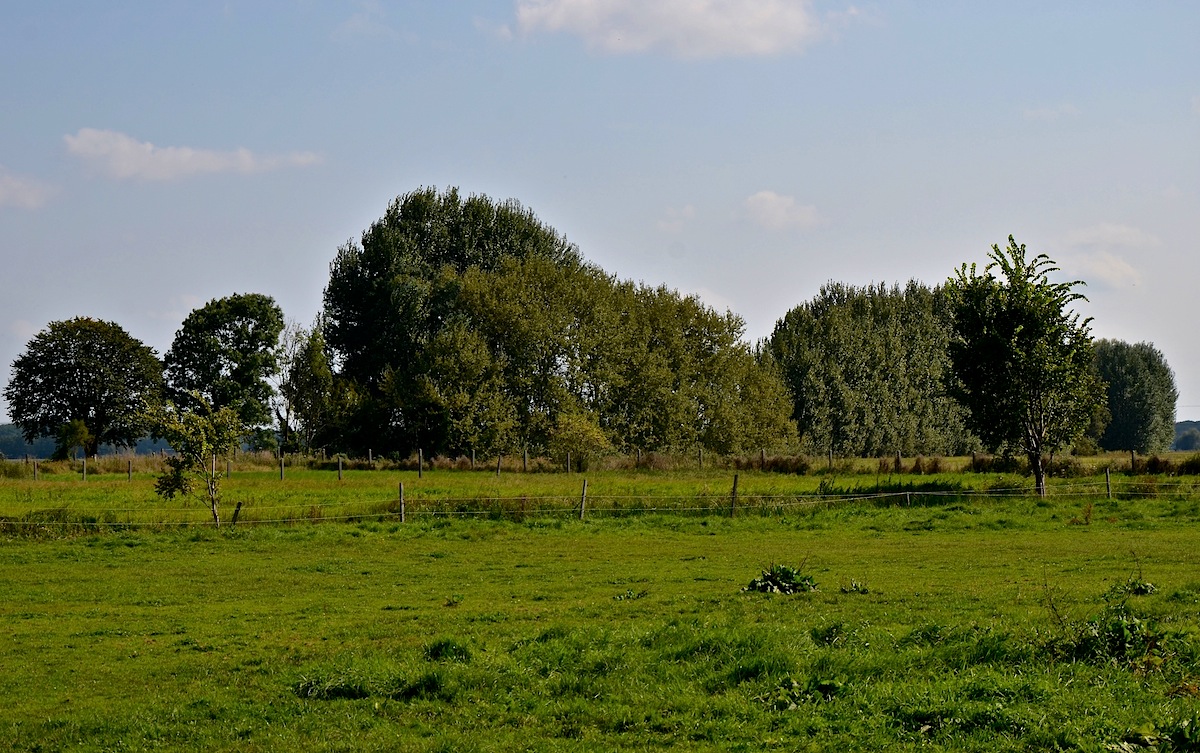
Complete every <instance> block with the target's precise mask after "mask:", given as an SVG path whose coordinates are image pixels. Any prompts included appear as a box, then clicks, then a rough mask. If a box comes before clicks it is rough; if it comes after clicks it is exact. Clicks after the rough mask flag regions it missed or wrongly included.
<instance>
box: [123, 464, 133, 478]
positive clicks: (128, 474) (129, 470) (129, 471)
mask: <svg viewBox="0 0 1200 753" xmlns="http://www.w3.org/2000/svg"><path fill="white" fill-rule="evenodd" d="M125 480H126V481H133V461H132V460H126V461H125Z"/></svg>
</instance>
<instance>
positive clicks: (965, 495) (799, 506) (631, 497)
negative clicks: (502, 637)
mask: <svg viewBox="0 0 1200 753" xmlns="http://www.w3.org/2000/svg"><path fill="white" fill-rule="evenodd" d="M1198 491H1200V488H1198V485H1197V483H1194V482H1189V481H1184V480H1174V481H1170V480H1157V479H1149V480H1146V479H1142V480H1138V479H1129V480H1126V481H1125V482H1124V483H1118V484H1113V482H1112V480H1111V479H1101V480H1098V481H1097V480H1081V481H1078V482H1073V483H1063V484H1057V485H1055V486H1054V487H1052V494H1053V498H1055V499H1073V500H1092V501H1098V500H1103V499H1108V498H1113V497H1118V498H1120V499H1123V500H1136V499H1145V498H1159V497H1170V498H1174V499H1184V500H1193V501H1200V493H1198ZM1034 496H1035V495H1034V493H1033V490H1032V489H1031V488H1030V487H1029V486H1028V485H1022V486H1006V487H998V488H989V489H946V490H939V489H906V490H877V491H869V490H868V491H842V492H838V491H832V490H819V491H815V492H811V493H787V494H757V493H748V494H746V493H744V494H739V493H738V491H737V486H736V477H735V480H734V485H733V488H732V489H731V490H730V491H729V492H724V493H691V494H652V493H647V494H638V493H634V494H588V491H587V485H586V481H585V482H584V485H583V488H582V490H581V492H580V493H578V494H575V495H568V494H540V495H531V494H513V495H507V496H470V497H452V496H440V495H436V494H435V495H430V496H422V495H419V494H418V495H413V496H409V497H408V498H406V497H405V496H404V494H403V491H401V492H400V494H399V495H398V496H396V497H392V498H388V499H383V498H379V497H375V498H370V499H359V500H351V501H345V500H336V501H317V502H306V503H291V504H257V503H253V502H251V503H249V504H245V505H237V506H236V507H234V506H233V505H232V504H226V505H223V506H222V508H221V516H222V523H223V524H233V525H242V526H252V525H276V526H287V525H300V524H311V523H319V522H349V523H353V522H366V521H375V522H381V523H391V524H403V523H408V522H411V521H420V520H433V519H452V518H460V519H492V520H511V521H525V520H553V519H559V520H567V519H578V520H585V519H602V518H619V517H632V516H651V515H671V516H685V517H686V516H706V517H707V516H720V517H744V516H755V515H757V516H782V515H786V514H788V513H789V512H794V511H813V510H819V509H834V508H839V507H850V506H853V505H870V506H879V507H888V506H891V507H936V506H945V505H948V504H951V503H955V502H959V503H966V502H975V503H978V502H986V501H988V500H997V499H1014V498H1030V497H1034ZM213 522H214V521H213V518H212V514H211V510H210V508H209V507H208V506H207V505H205V504H200V503H196V502H191V503H188V504H181V505H175V506H171V505H159V506H155V507H111V508H104V509H97V508H95V507H88V506H72V505H71V504H60V505H54V506H42V507H37V508H26V509H25V510H10V511H7V512H0V533H9V534H17V535H21V534H22V533H29V532H34V531H46V532H54V531H64V530H65V531H70V530H124V529H168V528H181V527H184V528H185V527H192V526H205V525H207V526H212V525H213Z"/></svg>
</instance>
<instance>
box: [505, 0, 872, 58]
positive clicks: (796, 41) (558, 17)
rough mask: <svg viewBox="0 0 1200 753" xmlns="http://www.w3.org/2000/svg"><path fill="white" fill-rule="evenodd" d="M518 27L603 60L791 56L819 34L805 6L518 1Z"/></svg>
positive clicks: (730, 1) (771, 1)
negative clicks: (563, 39)
mask: <svg viewBox="0 0 1200 753" xmlns="http://www.w3.org/2000/svg"><path fill="white" fill-rule="evenodd" d="M853 15H854V11H853V9H851V11H850V12H849V15H847V14H839V19H841V20H844V18H843V17H847V18H848V17H850V16H853ZM839 22H840V21H839ZM517 26H518V28H519V29H520V31H521V32H522V33H525V34H532V33H536V32H566V33H569V34H575V35H578V36H580V37H582V38H583V39H584V40H585V41H586V42H587V44H588V46H589V47H591V48H592V49H595V50H600V51H602V52H607V53H615V54H622V53H638V52H647V51H666V52H668V53H670V54H672V55H675V56H677V57H681V58H715V57H748V56H764V55H779V54H784V53H793V52H798V51H800V50H803V49H804V47H805V46H807V45H808V44H810V43H811V42H813V41H814V40H815V39H817V38H818V37H819V36H821V34H822V30H823V24H822V21H821V19H820V18H819V17H818V16H817V15H816V14H815V13H814V12H813V10H812V3H811V2H810V0H653V2H648V1H647V0H518V2H517Z"/></svg>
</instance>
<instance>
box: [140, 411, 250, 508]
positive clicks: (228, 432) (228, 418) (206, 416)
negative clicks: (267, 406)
mask: <svg viewBox="0 0 1200 753" xmlns="http://www.w3.org/2000/svg"><path fill="white" fill-rule="evenodd" d="M192 397H193V398H194V399H195V401H196V402H197V406H198V407H195V408H180V407H179V406H177V405H175V404H167V405H165V406H162V407H160V408H158V409H156V410H155V411H154V412H153V414H154V423H155V426H156V429H155V433H156V434H157V435H158V436H160V437H162V438H163V439H165V440H167V442H168V443H169V444H170V445H171V447H172V449H174V450H175V454H174V455H171V456H168V457H167V471H166V472H165V473H163V474H162V475H161V476H159V477H158V480H157V481H156V482H155V484H154V491H156V492H157V493H158V494H159V495H160V496H162V497H164V498H166V499H172V498H174V497H176V496H179V495H182V496H187V495H189V494H192V493H193V492H195V491H196V487H197V485H199V486H200V487H201V488H202V489H203V493H202V494H203V498H204V499H205V500H206V501H207V503H208V507H209V510H211V511H212V518H213V523H214V524H216V526H217V527H218V528H220V527H221V511H220V501H221V476H220V474H219V473H218V472H217V456H218V455H224V454H227V453H229V452H232V451H233V449H234V448H236V447H237V446H238V445H239V444H240V443H241V440H242V437H243V436H244V435H245V434H246V427H245V426H244V425H243V424H242V421H241V419H240V418H239V417H238V414H237V413H236V412H235V411H234V410H233V409H231V408H218V409H217V410H213V409H212V407H211V406H209V404H208V403H207V402H206V401H205V400H204V399H203V398H202V397H200V395H198V394H193V396H192Z"/></svg>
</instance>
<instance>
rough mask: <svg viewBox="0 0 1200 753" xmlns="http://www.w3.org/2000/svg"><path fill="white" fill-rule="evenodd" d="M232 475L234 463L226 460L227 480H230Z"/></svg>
mask: <svg viewBox="0 0 1200 753" xmlns="http://www.w3.org/2000/svg"><path fill="white" fill-rule="evenodd" d="M232 475H233V463H232V462H231V461H230V460H229V458H225V478H229V477H230V476H232Z"/></svg>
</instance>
